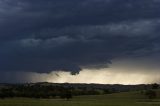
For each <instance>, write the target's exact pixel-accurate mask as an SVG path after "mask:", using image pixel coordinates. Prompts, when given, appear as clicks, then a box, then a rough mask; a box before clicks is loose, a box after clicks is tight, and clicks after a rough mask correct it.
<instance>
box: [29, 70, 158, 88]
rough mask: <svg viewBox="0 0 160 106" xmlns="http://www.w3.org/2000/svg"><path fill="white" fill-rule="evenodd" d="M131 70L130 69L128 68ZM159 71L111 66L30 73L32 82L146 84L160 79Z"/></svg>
mask: <svg viewBox="0 0 160 106" xmlns="http://www.w3.org/2000/svg"><path fill="white" fill-rule="evenodd" d="M130 71H131V70H130ZM158 74H159V73H155V72H154V73H149V72H148V73H144V72H133V71H131V72H124V70H121V71H118V72H116V71H114V70H113V69H112V68H106V69H101V70H98V71H97V70H88V69H84V70H82V71H81V72H80V73H79V74H77V75H71V74H70V73H69V72H62V71H61V72H60V71H59V72H51V73H50V74H36V73H35V74H32V75H31V76H30V79H32V80H31V81H32V82H44V81H45V82H52V83H66V82H68V83H99V84H126V85H127V84H148V83H155V82H157V81H158V80H159V79H160V76H159V75H158Z"/></svg>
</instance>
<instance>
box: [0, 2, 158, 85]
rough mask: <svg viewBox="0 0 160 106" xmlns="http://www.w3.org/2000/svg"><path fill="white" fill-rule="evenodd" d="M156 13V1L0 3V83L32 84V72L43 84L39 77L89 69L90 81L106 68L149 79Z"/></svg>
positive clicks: (155, 66) (153, 63)
mask: <svg viewBox="0 0 160 106" xmlns="http://www.w3.org/2000/svg"><path fill="white" fill-rule="evenodd" d="M159 13H160V0H1V1H0V73H1V74H0V76H1V77H0V82H21V81H22V82H25V81H31V82H32V81H35V79H34V78H31V77H33V75H35V74H36V75H35V76H37V75H38V76H39V75H40V76H42V77H43V78H41V79H37V80H36V81H48V80H47V79H46V78H48V77H49V76H45V75H46V74H47V75H50V74H49V73H51V74H53V73H54V74H55V73H56V72H58V71H64V72H62V73H65V72H66V73H67V72H71V73H72V74H77V73H79V72H80V71H81V72H80V74H79V76H80V75H81V73H82V72H84V70H85V71H86V70H90V71H89V72H90V73H91V74H88V77H93V76H94V75H93V73H94V72H95V70H96V74H97V73H102V71H101V70H103V71H104V70H106V72H108V71H107V70H109V69H110V68H114V70H112V71H111V70H110V72H112V73H114V74H112V75H116V74H118V73H125V74H129V73H138V72H139V74H140V73H142V72H143V74H146V73H147V75H148V76H149V75H151V76H154V73H153V72H155V73H160V70H159V69H160V63H159V60H160V54H159V52H160V30H159V27H160V14H159ZM137 63H138V64H137ZM115 64H116V65H115ZM117 67H122V70H123V69H124V70H125V71H122V70H120V69H119V68H117ZM141 69H143V70H141ZM148 69H150V70H148ZM58 73H59V72H58ZM44 74H45V75H44ZM65 75H66V74H65ZM141 75H142V74H141ZM77 76H78V75H77ZM121 76H122V78H123V75H121ZM151 76H150V78H151ZM44 77H45V78H44ZM53 77H54V76H53ZM55 77H57V74H56V75H55ZM71 77H76V76H71ZM104 77H105V76H104ZM61 78H62V77H61ZM76 78H77V77H76ZM105 78H106V79H105V80H107V77H105ZM50 79H51V78H50ZM63 79H65V76H63ZM119 79H121V78H119ZM98 80H99V79H98V78H97V79H95V80H94V81H93V80H92V81H90V82H93V83H94V82H96V81H98ZM113 80H114V78H113ZM117 80H118V79H117ZM144 80H145V79H144ZM56 81H57V80H56ZM65 81H67V82H70V81H69V80H65ZM154 81H156V82H157V80H154ZM53 82H54V81H53ZM62 82H63V81H62ZM77 82H83V81H78V80H77ZM101 82H102V81H101ZM147 82H148V83H150V82H151V81H148V80H145V82H142V81H141V82H139V83H147ZM98 83H100V82H98ZM103 83H109V82H105V81H104V80H103ZM113 83H114V82H113ZM115 83H123V82H116V81H115ZM130 83H132V82H130Z"/></svg>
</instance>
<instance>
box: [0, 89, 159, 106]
mask: <svg viewBox="0 0 160 106" xmlns="http://www.w3.org/2000/svg"><path fill="white" fill-rule="evenodd" d="M0 106H160V99H154V100H148V99H147V98H146V97H145V96H143V95H141V94H140V93H139V92H130V93H117V94H110V95H98V96H79V97H74V98H73V99H71V100H69V101H66V100H60V99H26V98H25V99H24V98H13V99H4V100H0Z"/></svg>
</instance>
